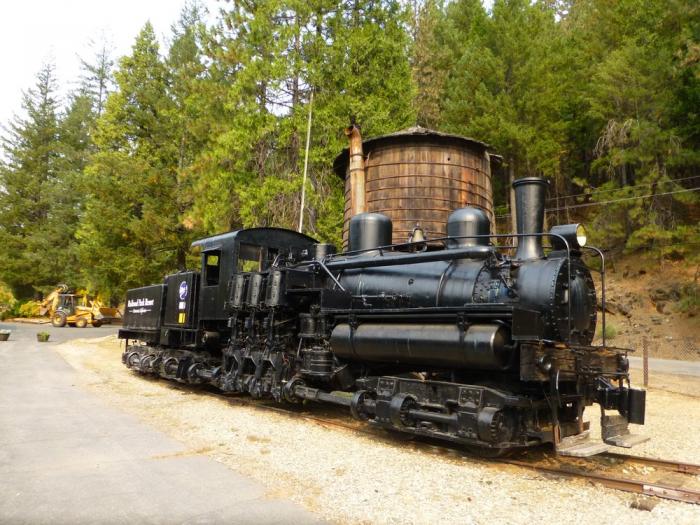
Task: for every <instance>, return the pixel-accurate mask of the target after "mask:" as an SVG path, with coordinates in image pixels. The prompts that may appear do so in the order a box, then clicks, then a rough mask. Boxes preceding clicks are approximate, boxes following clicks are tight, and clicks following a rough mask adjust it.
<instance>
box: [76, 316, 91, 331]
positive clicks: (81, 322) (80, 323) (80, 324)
mask: <svg viewBox="0 0 700 525" xmlns="http://www.w3.org/2000/svg"><path fill="white" fill-rule="evenodd" d="M87 324H88V323H87V319H85V318H84V317H81V318H80V319H77V320H76V321H75V326H77V327H78V328H85V327H86V326H87Z"/></svg>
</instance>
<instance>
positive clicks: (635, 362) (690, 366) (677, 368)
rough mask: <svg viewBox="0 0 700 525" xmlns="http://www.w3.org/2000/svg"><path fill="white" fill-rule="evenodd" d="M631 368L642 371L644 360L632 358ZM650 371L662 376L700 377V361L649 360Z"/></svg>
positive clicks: (630, 358)
mask: <svg viewBox="0 0 700 525" xmlns="http://www.w3.org/2000/svg"><path fill="white" fill-rule="evenodd" d="M629 360H630V366H631V367H632V368H638V369H640V370H641V368H642V367H643V363H642V358H641V357H637V356H630V357H629ZM649 370H651V371H652V372H658V373H660V374H676V375H682V376H700V361H677V360H675V359H656V358H650V359H649Z"/></svg>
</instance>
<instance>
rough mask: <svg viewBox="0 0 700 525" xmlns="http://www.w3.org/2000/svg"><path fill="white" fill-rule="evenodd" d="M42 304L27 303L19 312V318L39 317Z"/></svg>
mask: <svg viewBox="0 0 700 525" xmlns="http://www.w3.org/2000/svg"><path fill="white" fill-rule="evenodd" d="M40 308H41V303H40V302H38V301H27V302H25V303H22V305H21V306H20V307H19V309H18V310H17V316H18V317H39V312H40Z"/></svg>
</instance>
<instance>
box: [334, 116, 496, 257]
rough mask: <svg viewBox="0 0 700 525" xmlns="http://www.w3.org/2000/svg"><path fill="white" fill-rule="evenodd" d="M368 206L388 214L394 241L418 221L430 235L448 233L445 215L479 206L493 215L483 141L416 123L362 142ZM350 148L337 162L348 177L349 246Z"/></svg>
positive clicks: (488, 164) (407, 233)
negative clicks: (434, 129)
mask: <svg viewBox="0 0 700 525" xmlns="http://www.w3.org/2000/svg"><path fill="white" fill-rule="evenodd" d="M363 154H364V157H365V172H366V181H365V199H366V211H368V212H379V213H383V214H385V215H388V216H389V217H390V218H391V220H392V222H393V225H394V229H393V242H394V243H401V242H406V241H407V240H408V238H409V236H410V234H411V232H412V231H413V229H414V228H415V227H416V226H420V227H421V228H422V229H423V231H424V233H425V237H426V238H427V239H434V238H437V237H444V236H445V235H446V228H447V218H448V216H449V215H450V213H451V212H453V211H454V210H456V209H457V208H463V207H464V206H475V207H477V208H481V209H482V210H484V211H485V212H486V214H487V215H488V217H489V219H491V224H492V231H493V225H494V220H493V219H494V217H493V192H492V189H491V156H490V155H489V153H488V146H487V145H486V144H484V143H483V142H479V141H477V140H473V139H470V138H466V137H460V136H458V135H449V134H446V133H440V132H437V131H433V130H429V129H425V128H421V127H413V128H408V129H405V130H402V131H399V132H397V133H392V134H390V135H383V136H381V137H374V138H371V139H368V140H365V141H364V142H363ZM348 162H349V154H348V150H347V149H346V150H344V151H343V152H342V153H341V154H340V155H339V156H338V157H337V158H336V159H335V162H334V164H333V169H334V170H335V172H336V174H337V175H338V176H339V177H341V178H342V179H344V180H345V215H344V222H343V245H344V246H345V247H346V248H347V239H348V226H349V222H350V218H351V216H352V210H351V207H350V206H351V186H350V177H349V176H348V175H349V173H348Z"/></svg>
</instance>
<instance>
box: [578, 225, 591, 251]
mask: <svg viewBox="0 0 700 525" xmlns="http://www.w3.org/2000/svg"><path fill="white" fill-rule="evenodd" d="M587 239H588V237H587V236H586V228H584V227H583V224H579V225H578V226H576V241H577V242H578V245H579V246H580V247H581V248H583V247H584V246H586V240H587Z"/></svg>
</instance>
